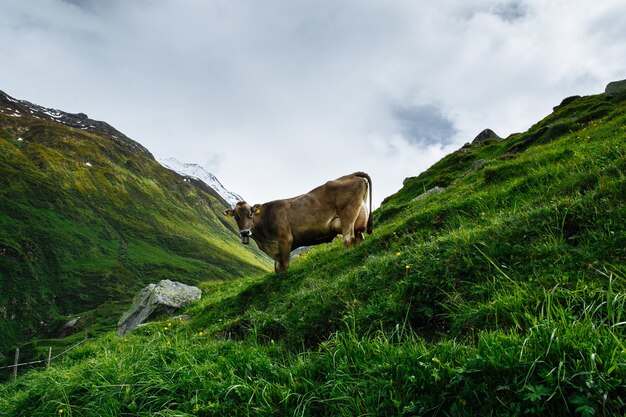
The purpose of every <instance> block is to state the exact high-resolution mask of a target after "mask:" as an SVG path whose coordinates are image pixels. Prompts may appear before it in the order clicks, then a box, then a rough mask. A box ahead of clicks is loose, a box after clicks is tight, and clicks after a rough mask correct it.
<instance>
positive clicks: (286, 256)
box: [274, 241, 291, 272]
mask: <svg viewBox="0 0 626 417" xmlns="http://www.w3.org/2000/svg"><path fill="white" fill-rule="evenodd" d="M290 256H291V241H285V242H279V243H278V259H276V260H275V261H274V271H276V272H285V271H286V270H287V268H289V260H290Z"/></svg>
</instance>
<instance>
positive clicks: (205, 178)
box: [159, 158, 243, 207]
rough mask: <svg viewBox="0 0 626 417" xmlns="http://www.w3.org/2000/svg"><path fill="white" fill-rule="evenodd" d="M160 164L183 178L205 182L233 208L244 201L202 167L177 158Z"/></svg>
mask: <svg viewBox="0 0 626 417" xmlns="http://www.w3.org/2000/svg"><path fill="white" fill-rule="evenodd" d="M159 163H160V164H161V165H163V166H164V167H166V168H169V169H171V170H172V171H174V172H176V173H178V174H180V175H182V176H183V177H190V178H195V179H197V180H200V181H202V182H204V183H205V184H206V185H208V186H209V187H211V188H212V189H214V190H215V192H217V193H218V194H219V195H220V196H221V197H222V198H223V199H224V200H226V201H227V202H228V204H230V205H231V207H234V206H235V204H237V202H238V201H243V198H241V196H240V195H239V194H237V193H234V192H232V191H229V190H227V189H226V188H224V186H223V185H222V183H220V182H219V180H218V179H217V177H216V176H215V175H213V174H211V173H210V172H209V171H207V170H206V169H204V168H203V167H202V166H201V165H198V164H188V163H185V162H180V161H179V160H178V159H176V158H165V159H159Z"/></svg>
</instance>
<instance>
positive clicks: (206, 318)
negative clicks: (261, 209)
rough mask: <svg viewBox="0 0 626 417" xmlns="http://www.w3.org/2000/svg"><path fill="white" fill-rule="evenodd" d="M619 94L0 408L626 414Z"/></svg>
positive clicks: (25, 384) (102, 412)
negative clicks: (358, 241) (280, 270)
mask: <svg viewBox="0 0 626 417" xmlns="http://www.w3.org/2000/svg"><path fill="white" fill-rule="evenodd" d="M625 99H626V97H624V95H622V96H613V97H609V96H606V95H598V96H590V97H582V98H579V99H576V100H574V101H571V102H570V103H568V104H566V105H563V106H559V107H557V108H556V110H555V112H554V113H553V114H551V115H549V116H548V117H547V118H546V119H544V120H542V121H541V122H539V123H537V124H536V125H535V126H533V127H532V128H531V129H529V131H528V132H524V133H519V134H515V135H511V136H510V137H509V138H507V139H506V140H503V141H495V140H489V141H487V142H486V143H483V144H474V145H471V146H466V147H464V148H463V149H462V150H459V151H457V152H455V153H453V154H451V155H449V156H447V157H446V158H444V159H442V160H441V161H440V162H438V163H437V164H435V165H434V166H433V167H431V168H430V169H429V170H427V171H426V172H424V173H422V174H420V175H419V176H418V177H415V178H413V179H411V180H409V181H407V183H406V185H405V186H404V188H403V189H402V190H400V191H399V192H398V193H396V194H395V195H393V196H391V197H390V198H388V199H387V200H386V202H385V203H384V204H383V206H382V207H381V208H380V209H378V210H377V211H376V212H375V214H374V215H375V220H376V222H375V228H374V230H375V232H374V234H373V235H371V236H368V238H367V239H366V241H365V242H364V243H363V244H362V245H361V246H359V247H357V248H353V249H350V250H345V249H343V248H342V245H341V242H340V241H339V240H336V241H334V242H333V243H331V244H327V245H321V246H318V247H316V248H314V249H313V250H311V251H309V252H307V253H305V254H304V255H301V256H300V257H299V258H298V259H297V260H294V262H293V263H292V265H291V267H290V270H289V272H288V273H287V274H281V275H277V274H273V273H272V274H267V275H258V274H249V275H248V277H246V278H242V279H238V280H232V281H221V282H220V281H211V282H206V283H204V284H201V288H202V289H203V291H204V293H203V297H202V299H201V300H200V301H199V302H197V303H195V304H193V305H191V306H189V307H188V308H187V309H186V310H185V312H186V313H187V314H189V315H190V316H191V319H190V320H188V321H176V320H172V319H171V318H168V317H165V318H163V319H162V320H160V321H156V322H154V323H151V324H149V325H147V326H145V327H142V328H140V329H137V330H136V331H134V332H132V333H131V334H129V335H127V336H125V337H123V338H117V337H116V336H115V335H114V334H113V333H112V332H111V333H107V334H106V335H104V336H101V337H97V338H94V339H93V340H90V341H89V342H88V343H86V344H83V345H81V346H79V347H77V348H76V349H75V350H73V351H71V352H70V353H69V354H68V355H67V356H65V357H64V359H63V360H61V361H59V362H57V363H55V364H54V366H52V367H51V368H50V369H48V370H37V371H31V372H28V373H24V374H22V375H21V376H20V377H19V378H18V380H17V381H15V382H11V381H9V382H7V383H5V384H4V385H2V386H0V410H3V411H4V412H5V413H6V415H9V416H12V415H29V416H39V415H42V416H43V415H54V414H57V415H58V414H59V413H58V411H59V410H60V409H62V410H63V414H64V415H70V416H119V415H135V416H154V415H160V416H218V415H234V416H235V415H237V416H267V415H285V416H368V415H372V416H374V415H375V416H379V415H388V416H470V415H485V416H490V415H492V416H496V415H497V416H518V415H554V416H570V415H574V416H583V417H587V416H597V415H603V416H619V415H625V414H626V342H625V341H626V262H625V261H626V222H624V219H626V174H625V173H626V100H625ZM478 159H484V160H485V161H486V162H485V164H484V165H483V166H482V167H481V168H478V169H472V168H471V166H472V163H473V162H474V161H476V160H478ZM433 186H440V187H444V190H443V191H442V192H441V193H437V194H431V195H426V196H423V197H421V198H417V197H418V196H420V195H421V194H422V193H423V192H424V191H426V190H428V189H430V188H432V187H433ZM150 251H151V248H150V247H149V246H138V253H139V254H141V253H142V252H148V253H149V252H150ZM139 256H143V255H139ZM42 349H43V344H42V346H41V348H40V350H42Z"/></svg>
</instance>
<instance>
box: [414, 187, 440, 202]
mask: <svg viewBox="0 0 626 417" xmlns="http://www.w3.org/2000/svg"><path fill="white" fill-rule="evenodd" d="M444 190H445V188H443V187H433V188H431V189H430V190H428V191H426V192H424V193H422V194H420V195H418V196H417V197H415V198H414V199H413V201H415V200H420V199H422V198H426V197H428V196H429V195H433V194H440V193H442V192H443V191H444Z"/></svg>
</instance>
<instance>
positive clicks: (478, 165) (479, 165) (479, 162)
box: [472, 159, 487, 171]
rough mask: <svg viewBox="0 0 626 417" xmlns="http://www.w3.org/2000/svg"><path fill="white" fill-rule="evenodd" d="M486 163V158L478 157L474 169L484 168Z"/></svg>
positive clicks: (473, 165)
mask: <svg viewBox="0 0 626 417" xmlns="http://www.w3.org/2000/svg"><path fill="white" fill-rule="evenodd" d="M486 163H487V161H486V160H485V159H478V160H476V161H474V163H473V164H472V171H476V170H477V169H480V168H482V167H483V166H484V165H485V164H486Z"/></svg>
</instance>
